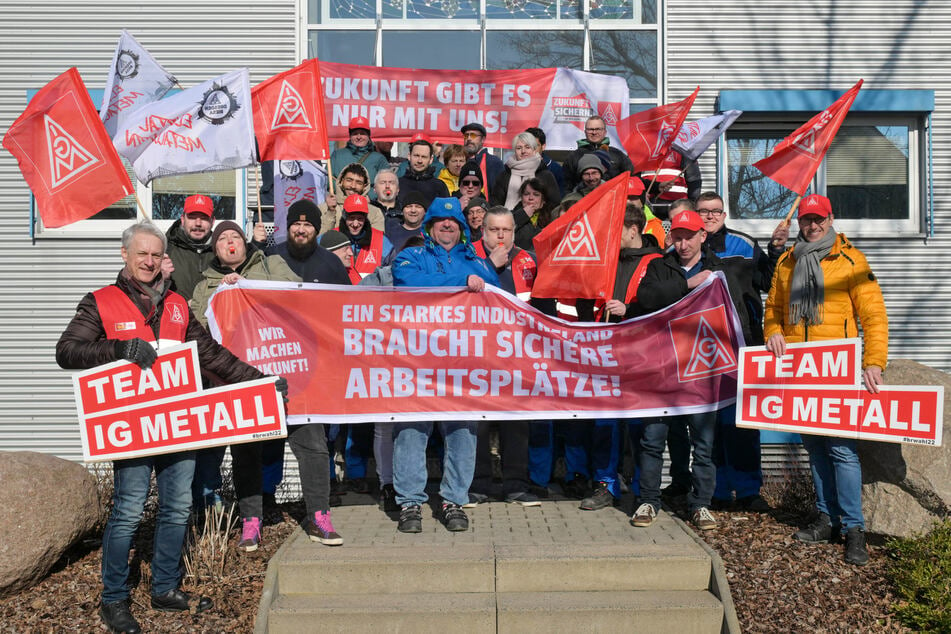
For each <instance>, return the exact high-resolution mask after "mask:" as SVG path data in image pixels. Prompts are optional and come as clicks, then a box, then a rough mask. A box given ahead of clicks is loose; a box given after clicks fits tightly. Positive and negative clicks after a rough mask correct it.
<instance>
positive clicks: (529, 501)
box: [505, 491, 542, 506]
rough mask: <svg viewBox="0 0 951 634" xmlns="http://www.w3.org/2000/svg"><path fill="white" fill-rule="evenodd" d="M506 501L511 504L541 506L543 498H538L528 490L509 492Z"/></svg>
mask: <svg viewBox="0 0 951 634" xmlns="http://www.w3.org/2000/svg"><path fill="white" fill-rule="evenodd" d="M505 501H506V502H509V503H511V504H518V505H519V506H541V505H542V503H541V500H539V499H538V497H537V496H535V495H534V494H532V493H529V492H528V491H519V492H517V493H509V494H508V495H506V496H505Z"/></svg>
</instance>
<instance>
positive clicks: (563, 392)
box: [207, 277, 743, 425]
mask: <svg viewBox="0 0 951 634" xmlns="http://www.w3.org/2000/svg"><path fill="white" fill-rule="evenodd" d="M207 315H208V323H209V329H210V330H211V333H212V335H213V336H214V337H215V338H216V339H218V340H219V341H221V342H222V343H223V344H224V345H225V346H226V347H228V349H230V350H231V351H232V352H234V353H235V354H236V355H237V356H238V357H240V358H242V359H244V360H245V361H246V362H247V363H249V364H251V365H253V366H255V367H257V368H258V369H260V370H261V371H262V372H264V373H265V374H274V375H280V376H283V377H286V378H287V380H288V383H289V384H290V404H289V411H288V424H291V425H293V424H302V423H307V422H330V423H361V422H377V421H420V420H437V421H438V420H472V421H479V420H516V419H522V420H526V419H527V420H533V419H543V420H544V419H573V418H578V419H586V418H597V417H623V418H632V417H639V416H667V415H672V414H681V413H689V412H699V411H710V410H716V409H719V408H721V407H724V406H726V405H729V404H731V403H733V402H734V399H735V396H736V368H737V350H738V348H739V346H741V345H742V344H743V340H742V337H743V335H742V330H740V328H739V326H738V323H739V322H738V321H737V318H736V313H735V310H734V308H733V304H732V302H731V301H730V298H729V294H728V293H727V289H726V284H725V282H724V281H723V279H722V277H715V278H711V280H710V281H708V283H706V284H704V285H703V286H701V287H698V288H697V289H696V290H694V291H693V292H692V293H691V294H690V295H688V296H687V297H685V298H684V299H683V300H681V301H680V302H678V303H677V304H675V305H673V306H671V307H668V308H666V309H664V310H662V311H658V312H657V313H654V314H652V315H649V316H645V317H642V318H639V319H634V320H629V321H627V322H624V323H621V324H596V323H587V324H585V323H569V322H565V321H562V320H560V319H557V318H554V317H549V316H547V315H544V314H542V313H540V312H538V311H537V310H535V309H534V308H532V307H530V306H529V305H528V304H525V303H524V302H522V301H520V300H519V299H518V298H516V297H514V296H513V295H509V294H508V293H505V292H504V291H501V290H499V289H497V288H494V287H487V289H486V291H485V292H482V293H470V292H468V291H465V290H460V289H446V288H408V289H399V290H397V289H394V288H391V287H384V288H380V287H377V288H373V287H366V288H365V287H362V286H361V287H340V286H330V285H321V284H293V283H287V282H259V281H253V280H240V281H239V282H238V284H236V285H234V286H228V285H225V284H222V285H221V286H219V287H218V291H217V292H216V294H215V295H214V296H213V297H212V299H211V302H210V306H209V310H208V312H207Z"/></svg>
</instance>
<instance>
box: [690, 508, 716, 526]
mask: <svg viewBox="0 0 951 634" xmlns="http://www.w3.org/2000/svg"><path fill="white" fill-rule="evenodd" d="M690 521H691V522H693V525H694V526H696V527H697V528H699V529H700V530H702V531H709V530H712V529H714V528H716V527H717V520H716V518H715V517H713V513H711V512H710V509H708V508H707V507H705V506H701V507H699V508H698V509H697V510H696V511H694V512H693V515H692V516H691V517H690Z"/></svg>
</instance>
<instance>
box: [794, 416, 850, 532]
mask: <svg viewBox="0 0 951 634" xmlns="http://www.w3.org/2000/svg"><path fill="white" fill-rule="evenodd" d="M801 437H802V446H803V447H805V449H806V451H807V452H809V468H810V469H811V470H812V483H813V484H814V485H815V487H816V508H817V509H818V510H819V512H820V513H825V514H827V515H828V516H829V517H831V518H832V522H833V523H835V521H836V518H841V520H842V531H843V532H845V531H847V530H848V529H850V528H853V527H856V526H857V527H859V528H861V529H862V530H865V517H864V516H863V515H862V465H861V464H859V455H858V453H856V449H855V448H856V442H855V441H854V440H852V439H849V438H832V437H829V436H811V435H808V434H802V435H801Z"/></svg>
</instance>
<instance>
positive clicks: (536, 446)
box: [528, 420, 554, 487]
mask: <svg viewBox="0 0 951 634" xmlns="http://www.w3.org/2000/svg"><path fill="white" fill-rule="evenodd" d="M553 445H554V437H553V425H552V422H551V421H550V420H549V421H543V422H542V421H539V422H533V423H529V424H528V478H529V480H531V481H532V482H533V483H534V484H537V485H538V486H540V487H547V486H548V483H549V482H551V468H552V460H553V457H554V455H553V454H554V446H553Z"/></svg>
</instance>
